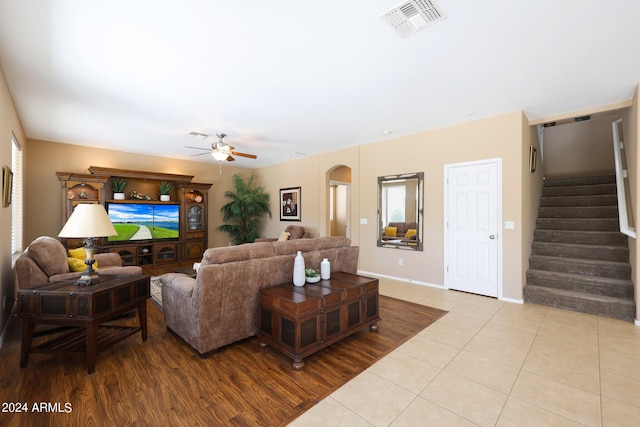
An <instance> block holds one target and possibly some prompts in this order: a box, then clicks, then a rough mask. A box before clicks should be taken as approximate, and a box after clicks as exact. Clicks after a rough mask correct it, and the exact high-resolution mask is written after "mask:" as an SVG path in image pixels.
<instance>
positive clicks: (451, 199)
mask: <svg viewBox="0 0 640 427" xmlns="http://www.w3.org/2000/svg"><path fill="white" fill-rule="evenodd" d="M500 166H501V163H500V161H499V159H498V160H488V161H486V162H473V163H463V164H457V165H447V166H445V175H446V176H445V187H446V189H445V200H446V205H445V219H446V224H445V233H446V236H445V246H446V247H445V253H446V256H445V287H446V288H449V289H458V290H461V291H465V292H472V293H475V294H480V295H487V296H492V297H497V296H498V281H499V274H498V273H499V272H498V266H499V244H498V242H499V238H500V237H501V236H499V231H500V227H499V224H500V218H499V217H500V200H501V197H500V185H499V183H500V179H499V178H500V177H499V170H500V169H501V167H500Z"/></svg>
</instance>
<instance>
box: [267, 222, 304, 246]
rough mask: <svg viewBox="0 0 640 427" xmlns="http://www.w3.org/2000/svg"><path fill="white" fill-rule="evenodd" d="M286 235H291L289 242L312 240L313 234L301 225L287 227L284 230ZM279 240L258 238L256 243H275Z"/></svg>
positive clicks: (275, 238)
mask: <svg viewBox="0 0 640 427" xmlns="http://www.w3.org/2000/svg"><path fill="white" fill-rule="evenodd" d="M284 232H285V233H289V236H288V238H287V240H295V239H302V238H305V239H306V238H310V237H311V234H310V233H309V232H307V231H306V230H305V229H304V227H303V226H301V225H289V226H287V228H285V229H284ZM277 240H278V238H277V237H262V238H258V239H256V240H255V241H256V242H275V241H277Z"/></svg>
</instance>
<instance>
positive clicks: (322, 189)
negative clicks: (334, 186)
mask: <svg viewBox="0 0 640 427" xmlns="http://www.w3.org/2000/svg"><path fill="white" fill-rule="evenodd" d="M359 152H360V148H359V147H350V148H346V149H344V150H338V151H333V152H330V153H324V154H319V155H316V156H313V157H308V158H301V159H296V160H292V161H288V162H286V163H280V164H277V165H273V166H269V167H265V168H261V169H260V175H261V178H262V184H263V185H264V186H265V190H266V191H267V192H269V194H271V195H272V196H271V212H272V214H273V218H272V220H271V221H270V222H269V224H268V226H267V228H266V230H265V232H264V233H263V235H264V236H270V237H277V236H279V235H280V232H281V231H282V230H283V229H284V228H286V227H287V225H290V224H296V225H302V226H304V227H305V228H306V229H307V230H308V231H309V232H310V233H311V234H312V235H313V236H314V237H315V236H328V235H330V230H329V227H330V224H329V222H328V221H327V220H326V218H327V217H328V209H329V181H330V178H333V177H332V172H333V170H335V168H336V167H341V166H345V167H348V168H350V169H351V176H350V178H349V179H350V181H351V218H350V225H351V241H352V242H353V244H354V245H358V244H359V242H360V231H359V226H358V221H359V220H358V210H359V209H358V205H359V198H360V180H359V177H358V173H357V171H358V169H359V163H360V158H359ZM345 177H346V175H345ZM334 179H335V178H334ZM288 187H301V200H302V210H301V219H302V220H301V221H300V222H297V221H296V222H291V221H280V212H279V208H280V206H279V200H278V199H279V193H280V189H281V188H288ZM374 244H375V242H374Z"/></svg>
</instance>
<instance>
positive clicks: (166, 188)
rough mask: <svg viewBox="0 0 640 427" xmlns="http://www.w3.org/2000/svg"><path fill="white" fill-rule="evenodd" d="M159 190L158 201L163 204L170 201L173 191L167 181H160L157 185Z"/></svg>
mask: <svg viewBox="0 0 640 427" xmlns="http://www.w3.org/2000/svg"><path fill="white" fill-rule="evenodd" d="M158 187H159V189H160V200H161V201H163V202H168V201H169V200H171V192H172V191H173V185H171V183H169V182H167V181H162V182H161V183H160V184H159V185H158Z"/></svg>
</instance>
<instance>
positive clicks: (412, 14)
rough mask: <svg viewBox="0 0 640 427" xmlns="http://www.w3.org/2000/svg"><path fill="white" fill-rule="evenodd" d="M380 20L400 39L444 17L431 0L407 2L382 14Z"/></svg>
mask: <svg viewBox="0 0 640 427" xmlns="http://www.w3.org/2000/svg"><path fill="white" fill-rule="evenodd" d="M382 18H383V19H384V20H385V21H387V22H388V23H389V25H391V26H392V27H393V29H394V30H396V33H398V35H399V36H400V37H407V36H408V35H410V34H413V33H415V32H416V31H419V30H421V29H423V28H425V27H428V26H429V25H431V24H433V23H435V22H438V21H440V20H442V19H444V18H445V16H444V14H443V13H442V10H441V9H440V6H438V4H437V3H436V2H435V1H433V0H409V1H406V2H404V3H402V4H400V5H398V6H396V7H394V8H393V9H391V10H389V11H387V12H385V13H383V14H382Z"/></svg>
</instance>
